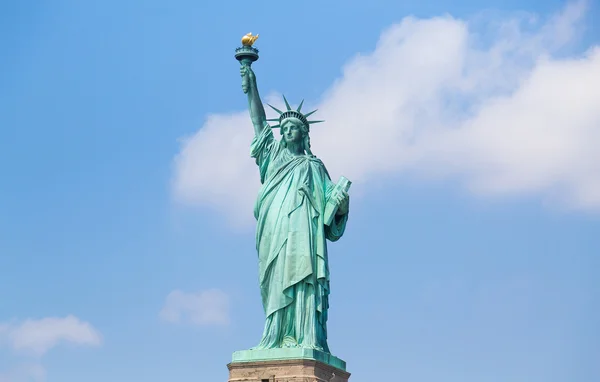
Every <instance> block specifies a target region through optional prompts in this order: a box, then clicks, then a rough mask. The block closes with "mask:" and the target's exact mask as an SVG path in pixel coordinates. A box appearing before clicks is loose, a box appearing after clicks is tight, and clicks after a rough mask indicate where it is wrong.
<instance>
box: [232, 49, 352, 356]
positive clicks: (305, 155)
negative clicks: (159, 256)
mask: <svg viewBox="0 0 600 382" xmlns="http://www.w3.org/2000/svg"><path fill="white" fill-rule="evenodd" d="M248 47H249V45H248ZM240 61H241V63H242V66H241V75H242V78H243V89H244V92H245V93H247V95H248V104H249V109H250V117H251V119H252V124H253V125H254V134H255V135H254V139H253V141H252V144H251V150H250V151H251V156H252V157H253V158H254V159H255V160H256V164H257V165H258V168H259V172H260V181H261V183H262V187H261V188H260V191H259V194H258V198H257V200H256V205H255V207H254V216H255V218H256V219H257V229H256V249H257V251H258V267H259V281H260V291H261V297H262V303H263V307H264V311H265V315H266V322H265V328H264V332H263V336H262V339H261V341H260V343H259V344H258V346H256V347H255V348H254V349H275V348H306V349H314V350H320V351H324V352H327V353H329V347H328V345H327V310H328V308H329V291H330V290H329V265H328V258H327V240H330V241H337V240H339V239H340V238H341V237H342V235H343V234H344V230H345V228H346V222H347V220H348V206H349V196H348V193H347V192H346V191H347V188H348V187H345V188H344V187H339V186H338V185H336V184H334V183H333V182H332V181H331V179H330V177H329V174H328V173H327V169H326V168H325V165H324V164H323V162H321V160H319V159H318V158H317V157H316V156H314V155H313V153H312V151H311V149H310V138H309V132H310V125H311V124H312V123H316V122H322V121H308V120H307V117H308V116H310V115H311V114H312V113H314V111H313V112H310V113H306V114H303V113H302V112H301V110H302V103H303V102H301V103H300V106H298V108H297V109H292V108H291V107H290V105H289V103H288V101H287V100H286V99H285V97H284V101H285V105H286V109H287V110H285V111H281V110H279V109H276V108H274V107H273V106H271V105H269V106H271V108H273V109H274V110H275V111H277V112H278V113H279V118H277V119H275V121H277V124H276V125H274V126H270V125H269V123H268V121H272V120H267V119H266V114H265V110H264V107H263V104H262V102H261V99H260V96H259V94H258V88H257V86H256V76H255V75H254V72H253V71H252V69H251V67H250V62H247V61H246V62H244V60H240ZM273 129H279V132H280V134H281V136H282V137H281V140H276V139H275V137H274V136H273ZM347 185H348V186H349V182H348V183H347ZM328 206H334V208H333V211H335V212H331V209H328V208H327V207H328Z"/></svg>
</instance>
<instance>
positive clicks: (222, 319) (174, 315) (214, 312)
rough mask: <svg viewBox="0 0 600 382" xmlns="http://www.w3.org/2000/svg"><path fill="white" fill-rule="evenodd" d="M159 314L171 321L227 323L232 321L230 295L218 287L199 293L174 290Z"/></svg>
mask: <svg viewBox="0 0 600 382" xmlns="http://www.w3.org/2000/svg"><path fill="white" fill-rule="evenodd" d="M159 316H160V318H161V319H162V320H164V321H167V322H171V323H190V324H193V325H227V324H229V322H230V318H229V296H228V295H227V294H226V293H224V292H223V291H220V290H218V289H209V290H205V291H201V292H198V293H185V292H182V291H180V290H174V291H173V292H171V293H169V295H168V296H167V299H166V302H165V306H164V307H163V308H162V310H161V311H160V314H159Z"/></svg>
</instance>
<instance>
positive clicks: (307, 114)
mask: <svg viewBox="0 0 600 382" xmlns="http://www.w3.org/2000/svg"><path fill="white" fill-rule="evenodd" d="M317 110H319V109H315V110H313V111H311V112H310V113H306V114H304V116H305V117H308V116H309V115H311V114H314V113H316V112H317Z"/></svg>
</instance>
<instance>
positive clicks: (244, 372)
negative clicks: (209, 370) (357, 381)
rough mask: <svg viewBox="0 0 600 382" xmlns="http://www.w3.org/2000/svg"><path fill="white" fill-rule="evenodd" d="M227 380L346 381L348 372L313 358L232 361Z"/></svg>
mask: <svg viewBox="0 0 600 382" xmlns="http://www.w3.org/2000/svg"><path fill="white" fill-rule="evenodd" d="M227 368H228V369H229V382H348V379H349V378H350V373H348V372H346V371H344V370H342V369H338V368H336V367H333V366H331V365H328V364H325V363H323V362H320V361H316V360H314V359H280V360H268V361H246V362H232V363H230V364H229V365H227Z"/></svg>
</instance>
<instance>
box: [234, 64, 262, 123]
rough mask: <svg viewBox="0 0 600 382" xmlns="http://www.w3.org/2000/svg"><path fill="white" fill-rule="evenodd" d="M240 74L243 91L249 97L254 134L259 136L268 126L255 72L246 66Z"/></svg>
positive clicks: (243, 66) (241, 69)
mask: <svg viewBox="0 0 600 382" xmlns="http://www.w3.org/2000/svg"><path fill="white" fill-rule="evenodd" d="M240 74H241V75H242V78H244V81H242V89H243V90H244V92H245V93H246V94H247V95H248V109H249V110H250V119H251V120H252V124H253V125H254V133H255V134H256V135H259V134H260V133H261V132H262V130H263V129H264V128H265V126H267V116H266V114H265V108H264V106H263V104H262V101H261V100H260V95H259V94H258V87H257V86H256V76H255V75H254V71H253V70H252V68H250V65H244V64H243V63H242V67H241V68H240ZM245 86H247V88H245Z"/></svg>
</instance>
